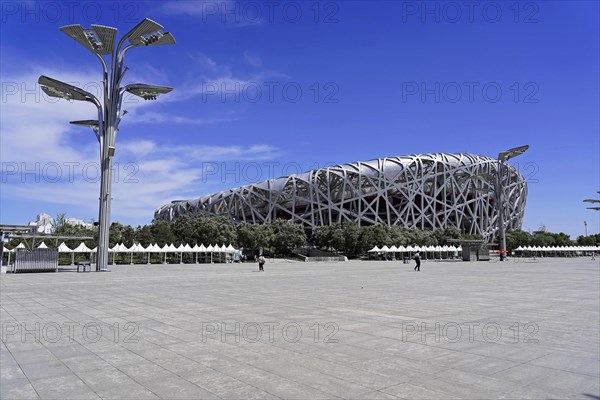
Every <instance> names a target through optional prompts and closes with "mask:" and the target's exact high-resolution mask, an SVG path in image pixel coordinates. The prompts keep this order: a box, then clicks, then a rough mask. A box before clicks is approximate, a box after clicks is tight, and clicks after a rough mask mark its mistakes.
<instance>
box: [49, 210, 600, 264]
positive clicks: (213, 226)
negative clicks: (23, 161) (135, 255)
mask: <svg viewBox="0 0 600 400" xmlns="http://www.w3.org/2000/svg"><path fill="white" fill-rule="evenodd" d="M61 217H62V218H61ZM56 221H57V225H56V227H55V234H61V235H77V236H92V237H93V238H94V239H91V240H86V241H85V243H86V245H87V246H88V247H90V248H93V247H95V246H96V240H97V235H98V233H97V228H96V227H93V228H90V227H85V226H77V225H70V224H67V223H65V222H64V214H61V215H59V216H58V217H57V218H56ZM451 239H481V237H480V236H478V235H465V234H462V233H461V232H460V231H459V230H458V229H455V228H445V229H438V230H435V231H426V230H419V229H408V228H404V227H400V226H392V227H388V226H386V225H371V226H359V225H358V224H357V223H356V222H343V223H336V224H333V225H330V226H320V227H317V228H315V229H313V231H312V233H311V234H310V236H307V232H306V231H305V229H304V227H303V226H302V225H301V224H295V223H291V222H289V221H286V220H282V219H278V220H275V221H273V222H271V223H265V224H246V223H242V224H238V225H234V224H233V223H232V222H231V221H230V220H229V219H228V218H226V217H223V216H203V215H198V216H189V215H182V216H179V217H178V218H177V219H175V220H174V221H172V222H169V221H164V220H158V219H155V220H153V221H152V223H150V224H147V225H143V226H137V227H136V228H134V227H132V226H131V225H123V224H121V223H119V222H113V223H112V224H111V226H110V233H109V245H110V246H111V247H112V246H114V245H116V244H118V243H123V244H124V245H125V246H127V247H131V246H132V245H133V244H134V243H140V244H141V245H143V246H148V245H150V244H154V243H157V244H158V245H159V246H164V245H165V244H171V243H173V244H174V245H175V246H178V245H179V244H186V243H188V244H189V245H190V246H194V245H196V244H197V245H200V244H204V245H205V246H208V245H209V244H213V245H214V244H219V245H221V244H225V245H228V244H232V245H234V246H236V247H243V248H244V249H249V250H263V251H265V252H266V253H274V254H281V255H289V254H291V253H292V252H293V251H294V249H296V248H298V247H302V246H305V245H307V244H309V245H313V246H316V247H318V248H320V249H323V250H328V251H332V252H338V253H342V254H344V255H346V256H348V257H358V256H360V255H363V254H365V253H366V252H367V251H368V250H370V249H372V248H373V247H374V246H383V245H387V246H409V245H410V246H415V245H416V246H438V245H439V246H443V245H447V244H451V243H452V242H451V241H450V240H451ZM80 242H81V240H66V241H65V243H66V244H67V246H69V247H71V248H73V247H74V246H77V245H78V244H79V243H80ZM506 243H507V249H508V250H509V251H511V250H514V249H515V248H517V247H518V246H571V245H582V246H585V245H595V244H597V243H600V235H590V236H580V237H578V238H577V240H576V241H572V240H571V239H570V237H569V235H567V234H565V233H562V232H561V233H552V232H547V231H545V229H541V230H540V231H536V232H534V233H530V232H526V231H522V230H514V231H508V232H507V233H506Z"/></svg>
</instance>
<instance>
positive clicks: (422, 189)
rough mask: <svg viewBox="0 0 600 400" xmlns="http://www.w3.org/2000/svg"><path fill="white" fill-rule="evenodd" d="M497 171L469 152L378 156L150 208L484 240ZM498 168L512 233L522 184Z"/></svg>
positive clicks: (493, 225) (163, 215)
mask: <svg viewBox="0 0 600 400" xmlns="http://www.w3.org/2000/svg"><path fill="white" fill-rule="evenodd" d="M499 165H500V164H499V162H498V161H497V160H494V159H492V158H489V157H485V156H479V155H472V154H446V153H436V154H417V155H410V156H400V157H388V158H379V159H375V160H371V161H367V162H353V163H349V164H343V165H337V166H334V167H327V168H320V169H315V170H311V171H308V172H305V173H303V174H299V175H289V176H284V177H281V178H277V179H272V180H268V181H264V182H260V183H257V184H252V185H246V186H242V187H240V188H237V189H231V190H226V191H223V192H220V193H215V194H212V195H209V196H203V197H200V198H197V199H193V200H183V201H176V202H172V203H171V204H167V205H164V206H162V207H160V208H159V209H157V210H156V212H155V217H156V218H159V219H165V220H173V219H175V218H177V217H178V216H179V215H184V214H188V215H196V214H202V215H223V216H227V217H229V218H230V219H231V220H232V221H234V222H235V223H239V222H248V223H264V222H270V221H273V220H275V219H277V218H283V219H287V220H290V221H292V222H297V223H302V224H304V225H305V226H306V227H307V228H308V229H312V228H314V227H317V226H322V225H330V224H332V223H336V222H343V221H356V222H357V223H358V224H359V225H373V224H385V225H388V226H392V225H400V226H403V227H407V228H418V229H428V230H433V229H439V228H445V227H455V228H458V229H459V230H461V231H462V232H463V233H469V234H480V235H482V236H483V237H484V238H486V239H488V240H489V239H491V238H493V237H494V236H495V232H496V230H497V218H498V212H497V208H496V196H495V192H494V187H495V185H494V182H493V181H490V177H495V176H496V174H497V171H498V168H499ZM501 168H502V175H501V176H502V187H503V204H504V219H505V227H506V229H520V228H521V225H522V222H523V213H524V210H525V202H526V197H527V185H526V183H525V180H524V178H523V176H522V175H521V174H520V173H519V172H518V171H517V170H516V169H514V168H513V167H511V166H509V165H506V164H503V165H502V167H501ZM481 176H485V177H487V180H486V179H482V178H481ZM478 177H479V178H478Z"/></svg>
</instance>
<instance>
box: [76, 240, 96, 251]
mask: <svg viewBox="0 0 600 400" xmlns="http://www.w3.org/2000/svg"><path fill="white" fill-rule="evenodd" d="M73 252H74V253H91V252H92V249H90V248H89V247H87V246H86V245H85V243H83V242H81V243H79V246H77V247H75V248H74V249H73Z"/></svg>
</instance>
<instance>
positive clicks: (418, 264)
mask: <svg viewBox="0 0 600 400" xmlns="http://www.w3.org/2000/svg"><path fill="white" fill-rule="evenodd" d="M413 258H414V259H415V262H416V263H417V265H415V271H421V255H420V254H419V252H416V253H415V256H414V257H413Z"/></svg>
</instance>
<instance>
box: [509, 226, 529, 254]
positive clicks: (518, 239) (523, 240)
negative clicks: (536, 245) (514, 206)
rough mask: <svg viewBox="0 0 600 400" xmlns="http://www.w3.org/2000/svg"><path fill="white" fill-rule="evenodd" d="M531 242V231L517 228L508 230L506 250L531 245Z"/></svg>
mask: <svg viewBox="0 0 600 400" xmlns="http://www.w3.org/2000/svg"><path fill="white" fill-rule="evenodd" d="M530 244H531V234H530V233H529V232H525V231H522V230H520V229H515V230H511V231H507V232H506V250H507V251H509V252H510V251H513V250H514V249H516V248H517V247H519V246H529V245H530Z"/></svg>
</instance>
